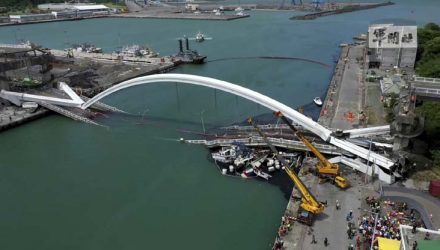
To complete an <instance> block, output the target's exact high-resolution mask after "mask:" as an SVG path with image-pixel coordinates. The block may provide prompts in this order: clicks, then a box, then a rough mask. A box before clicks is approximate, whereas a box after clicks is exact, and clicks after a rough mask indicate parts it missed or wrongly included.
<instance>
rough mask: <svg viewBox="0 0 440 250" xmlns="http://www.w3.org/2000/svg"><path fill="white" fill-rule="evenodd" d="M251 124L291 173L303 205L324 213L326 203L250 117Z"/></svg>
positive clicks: (316, 212)
mask: <svg viewBox="0 0 440 250" xmlns="http://www.w3.org/2000/svg"><path fill="white" fill-rule="evenodd" d="M248 122H249V124H251V125H252V126H253V127H254V128H255V130H256V131H257V132H258V134H259V135H260V136H261V137H262V138H263V140H264V142H265V143H266V144H267V146H269V148H270V150H271V151H272V153H273V154H274V155H275V157H276V158H277V159H278V161H280V163H281V165H282V166H283V167H284V171H286V173H287V175H289V177H290V179H292V181H293V182H294V183H295V186H296V188H297V189H298V191H299V192H300V193H301V207H302V208H303V209H304V210H306V211H308V212H311V213H313V214H319V213H322V211H323V210H324V205H323V204H321V203H319V202H318V201H317V200H316V198H315V197H314V196H313V195H312V194H311V193H310V191H309V190H308V189H307V187H306V186H305V185H304V183H303V182H302V181H301V179H300V178H299V177H298V176H297V175H296V173H295V172H294V171H293V170H291V169H290V168H289V165H288V164H287V162H286V160H285V159H284V158H283V157H282V156H281V155H280V154H279V152H278V150H277V149H276V148H275V146H273V145H272V143H271V142H270V141H269V139H268V138H267V136H266V135H265V134H264V133H263V132H262V131H261V129H260V128H259V127H258V126H257V125H256V124H255V123H254V122H253V120H252V118H249V119H248Z"/></svg>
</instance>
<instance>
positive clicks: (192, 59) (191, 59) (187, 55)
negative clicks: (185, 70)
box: [174, 37, 206, 64]
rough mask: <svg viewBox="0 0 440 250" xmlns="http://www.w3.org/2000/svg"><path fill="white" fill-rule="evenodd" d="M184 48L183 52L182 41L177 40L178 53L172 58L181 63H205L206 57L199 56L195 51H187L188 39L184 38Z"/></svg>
mask: <svg viewBox="0 0 440 250" xmlns="http://www.w3.org/2000/svg"><path fill="white" fill-rule="evenodd" d="M185 48H186V50H183V43H182V39H179V53H177V54H175V55H174V58H176V59H179V60H181V61H182V62H183V63H193V64H202V63H204V62H205V59H206V56H202V55H200V54H199V53H198V52H197V51H196V50H190V49H189V41H188V38H187V37H185Z"/></svg>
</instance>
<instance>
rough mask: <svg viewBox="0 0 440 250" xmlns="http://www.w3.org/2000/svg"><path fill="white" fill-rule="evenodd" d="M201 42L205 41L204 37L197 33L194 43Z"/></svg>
mask: <svg viewBox="0 0 440 250" xmlns="http://www.w3.org/2000/svg"><path fill="white" fill-rule="evenodd" d="M203 41H205V35H204V34H203V33H202V32H200V31H199V33H197V35H196V42H199V43H201V42H203Z"/></svg>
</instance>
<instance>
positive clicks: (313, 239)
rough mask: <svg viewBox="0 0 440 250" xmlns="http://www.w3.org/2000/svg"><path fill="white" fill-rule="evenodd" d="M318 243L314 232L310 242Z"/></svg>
mask: <svg viewBox="0 0 440 250" xmlns="http://www.w3.org/2000/svg"><path fill="white" fill-rule="evenodd" d="M316 243H318V242H317V241H316V239H315V235H314V234H312V242H310V244H316Z"/></svg>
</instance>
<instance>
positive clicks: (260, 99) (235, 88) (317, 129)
mask: <svg viewBox="0 0 440 250" xmlns="http://www.w3.org/2000/svg"><path fill="white" fill-rule="evenodd" d="M158 82H178V83H188V84H193V85H199V86H205V87H209V88H214V89H219V90H222V91H225V92H228V93H231V94H234V95H237V96H241V97H243V98H245V99H248V100H250V101H253V102H255V103H258V104H261V105H262V106H265V107H266V108H269V109H271V110H273V111H281V112H282V113H283V114H284V115H285V116H286V117H288V118H289V119H292V120H293V121H294V122H295V123H296V124H298V125H301V126H303V127H305V128H307V129H308V130H310V131H311V132H313V133H315V134H316V135H318V136H319V137H321V138H322V139H323V140H328V138H329V136H330V133H331V131H329V130H327V129H326V128H324V127H323V126H321V125H320V124H318V123H317V122H315V121H313V120H312V119H310V118H308V117H306V116H304V115H302V114H301V113H299V112H298V111H296V110H294V109H292V108H290V107H288V106H286V105H284V104H282V103H280V102H278V101H276V100H274V99H272V98H270V97H267V96H265V95H262V94H260V93H258V92H255V91H253V90H250V89H248V88H244V87H242V86H239V85H236V84H232V83H229V82H226V81H222V80H217V79H214V78H210V77H204V76H196V75H188V74H156V75H148V76H141V77H137V78H134V79H131V80H127V81H125V82H122V83H119V84H117V85H114V86H112V87H111V88H108V89H107V90H105V91H103V92H101V93H99V94H98V95H96V96H94V97H93V98H92V99H90V100H89V101H87V102H85V103H84V104H82V105H81V108H82V109H86V108H88V107H89V106H90V105H92V104H93V103H95V102H97V101H99V100H101V99H102V98H104V97H106V96H108V95H110V94H113V93H115V92H117V91H119V90H122V89H125V88H128V87H132V86H136V85H141V84H148V83H158Z"/></svg>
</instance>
